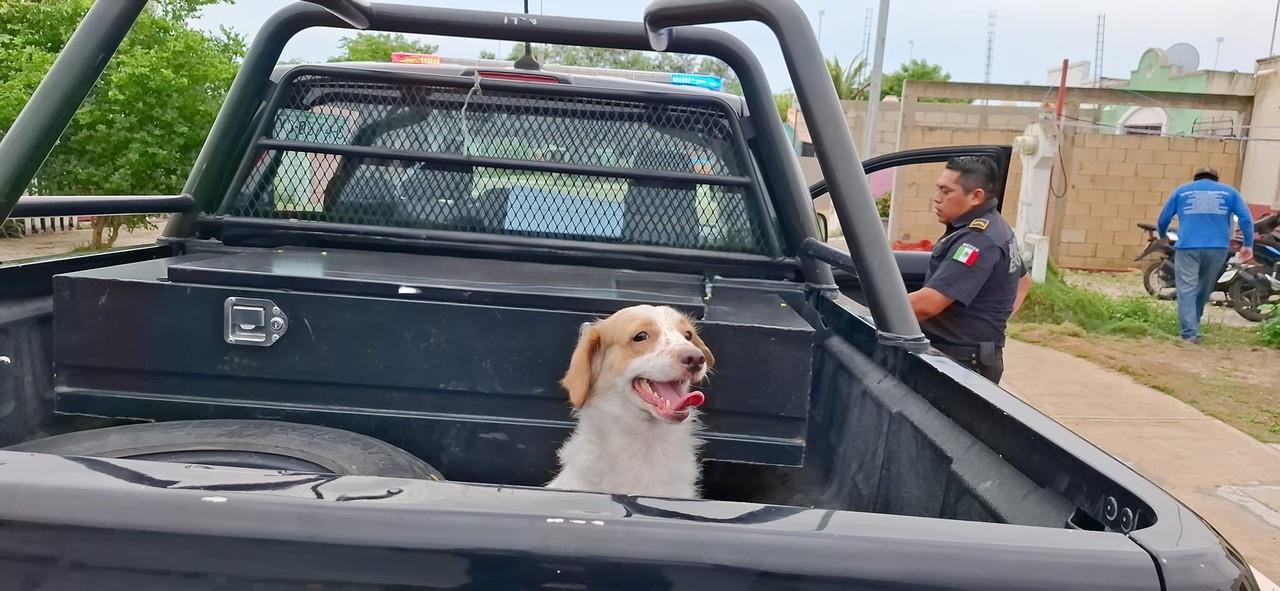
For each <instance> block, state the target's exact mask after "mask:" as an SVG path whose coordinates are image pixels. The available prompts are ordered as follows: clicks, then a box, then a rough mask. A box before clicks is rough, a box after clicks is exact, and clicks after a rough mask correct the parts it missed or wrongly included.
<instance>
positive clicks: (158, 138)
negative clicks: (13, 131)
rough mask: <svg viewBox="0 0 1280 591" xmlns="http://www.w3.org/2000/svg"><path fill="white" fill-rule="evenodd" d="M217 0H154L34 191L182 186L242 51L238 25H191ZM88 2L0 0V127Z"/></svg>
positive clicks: (172, 189)
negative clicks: (216, 29) (209, 27)
mask: <svg viewBox="0 0 1280 591" xmlns="http://www.w3.org/2000/svg"><path fill="white" fill-rule="evenodd" d="M223 1H225V0H155V1H153V2H152V3H151V7H152V9H151V10H147V11H145V12H144V13H143V14H142V16H141V18H139V20H138V22H137V24H135V25H134V27H133V29H132V30H131V31H130V32H129V35H128V37H127V38H126V39H125V41H124V43H123V44H122V45H121V47H120V50H119V52H118V53H117V54H116V55H115V57H114V58H113V59H112V60H111V62H110V63H109V64H108V66H107V68H106V71H105V72H104V73H103V75H102V78H101V79H100V80H99V81H98V84H97V85H96V86H95V88H94V90H93V92H92V93H91V94H90V95H89V97H88V98H87V99H86V100H85V103H84V105H83V106H82V107H81V109H80V110H79V112H78V113H77V114H76V116H75V118H74V119H73V120H72V122H71V124H70V126H69V127H68V128H67V131H66V133H64V134H63V135H62V138H61V140H60V141H59V143H58V145H57V147H56V148H55V149H54V150H53V153H52V154H51V155H50V156H49V159H48V160H46V161H45V163H44V167H43V168H41V170H40V174H39V177H38V184H37V187H36V189H37V191H38V192H39V193H41V194H46V195H59V194H62V195H93V194H135V195H136V194H164V193H177V192H178V191H180V190H181V188H182V184H183V181H184V180H185V179H186V176H187V173H188V172H189V171H190V169H191V164H192V162H194V161H195V156H196V154H197V153H198V152H199V150H200V146H201V144H202V143H203V141H204V137H205V134H206V133H207V131H208V129H209V127H210V125H211V124H212V123H213V119H214V116H215V115H216V114H217V112H218V109H219V107H220V106H221V105H222V99H223V97H224V96H225V95H226V91H227V88H229V87H230V85H231V80H232V79H233V78H234V77H235V73H236V70H237V68H238V59H239V58H240V57H242V56H243V55H244V41H243V40H242V39H241V38H240V37H238V36H237V35H235V34H234V33H232V32H230V31H228V30H225V29H224V30H222V31H220V32H217V33H209V32H205V31H200V30H197V29H195V28H193V27H192V26H191V25H190V21H191V19H192V18H193V17H194V16H195V15H196V13H197V12H198V11H199V10H200V8H202V7H204V6H207V5H211V4H218V3H221V2H223ZM92 3H93V2H92V0H61V1H58V2H47V1H33V0H21V1H16V2H14V1H5V2H0V63H2V64H4V66H3V67H0V130H3V129H8V128H9V126H10V125H12V124H13V121H14V119H16V118H17V116H18V113H19V112H20V111H21V110H22V108H23V106H24V105H25V104H26V102H27V99H28V98H29V97H30V96H31V93H32V92H34V91H35V88H36V86H37V85H38V84H39V83H40V80H41V79H42V78H43V77H44V75H45V73H46V72H47V71H48V70H49V67H50V66H51V65H52V64H53V61H54V59H55V58H56V57H57V55H58V52H60V51H61V50H62V47H63V45H65V44H66V42H67V39H69V38H70V37H71V33H72V32H73V31H74V30H75V28H76V26H77V25H79V23H80V19H81V18H83V16H84V13H85V12H86V11H88V9H89V6H90V5H91V4H92ZM104 223H107V224H108V225H109V226H110V225H114V227H115V229H116V231H118V230H119V225H120V224H124V225H129V226H140V225H147V223H146V221H145V219H143V218H141V217H131V218H128V219H119V218H114V219H112V220H111V221H110V222H109V223H108V222H105V221H104ZM107 235H108V236H110V235H112V233H111V232H108V233H107ZM95 246H104V245H103V244H98V245H95Z"/></svg>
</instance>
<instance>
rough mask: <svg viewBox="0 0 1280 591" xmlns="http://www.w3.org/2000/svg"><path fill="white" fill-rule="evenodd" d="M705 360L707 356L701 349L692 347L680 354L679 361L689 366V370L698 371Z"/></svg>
mask: <svg viewBox="0 0 1280 591" xmlns="http://www.w3.org/2000/svg"><path fill="white" fill-rule="evenodd" d="M706 362H707V356H706V355H703V354H702V351H699V350H697V349H694V350H692V351H685V352H684V353H683V354H681V355H680V363H681V364H683V365H684V366H685V367H687V368H689V371H698V370H699V369H702V365H703V364H704V363H706Z"/></svg>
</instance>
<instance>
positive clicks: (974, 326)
mask: <svg viewBox="0 0 1280 591" xmlns="http://www.w3.org/2000/svg"><path fill="white" fill-rule="evenodd" d="M996 182H997V180H996V166H995V163H994V162H993V161H992V160H991V159H989V158H984V157H977V156H961V157H956V158H952V159H951V160H949V161H947V167H946V169H944V170H943V171H942V175H941V176H940V177H938V183H937V185H938V192H937V193H936V194H935V195H934V197H933V211H934V214H935V215H936V216H937V217H938V221H939V222H942V223H943V224H946V226H947V230H946V233H945V234H943V236H942V238H941V239H939V240H938V244H937V245H936V246H934V247H933V255H932V257H930V259H929V273H928V275H926V276H925V284H924V287H922V288H920V289H919V290H917V291H914V292H911V294H910V298H911V308H912V309H913V310H914V311H915V313H916V319H918V320H919V321H920V328H921V329H922V330H923V331H924V334H925V336H927V337H929V340H930V341H931V342H932V344H933V346H934V348H936V349H938V350H939V351H941V352H942V353H943V354H945V355H947V356H948V357H951V358H952V359H955V360H956V361H959V362H960V363H961V364H964V365H967V366H969V367H971V368H973V369H974V371H977V372H978V373H980V374H982V375H983V376H985V377H986V378H987V379H989V380H991V381H993V382H996V383H999V382H1000V376H1001V374H1003V373H1004V330H1005V325H1006V323H1008V321H1009V316H1011V315H1013V313H1014V312H1015V311H1017V309H1018V308H1019V307H1020V306H1021V305H1022V300H1023V298H1025V297H1026V295H1027V291H1028V290H1029V289H1030V288H1031V278H1030V276H1028V275H1027V271H1026V268H1025V265H1024V264H1023V262H1022V257H1021V255H1020V254H1019V249H1018V245H1017V240H1016V239H1015V238H1014V235H1013V230H1012V229H1011V228H1009V224H1007V223H1005V221H1004V218H1001V217H1000V213H999V212H998V211H996V200H997V197H996V196H997V191H996Z"/></svg>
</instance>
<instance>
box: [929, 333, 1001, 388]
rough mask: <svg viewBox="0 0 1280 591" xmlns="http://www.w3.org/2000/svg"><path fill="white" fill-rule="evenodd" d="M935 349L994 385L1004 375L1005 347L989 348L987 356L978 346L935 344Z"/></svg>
mask: <svg viewBox="0 0 1280 591" xmlns="http://www.w3.org/2000/svg"><path fill="white" fill-rule="evenodd" d="M933 347H934V348H935V349H937V350H939V351H942V354H943V355H946V356H947V357H950V358H952V359H954V360H956V362H958V363H959V364H960V365H963V366H965V367H968V368H969V369H972V370H973V371H975V372H978V374H980V375H982V377H984V378H987V379H988V380H991V381H992V382H994V383H997V384H999V383H1000V377H1001V376H1003V375H1004V347H994V346H993V347H988V350H987V351H986V354H983V351H982V350H981V349H980V348H979V347H976V346H964V345H944V344H939V343H934V345H933Z"/></svg>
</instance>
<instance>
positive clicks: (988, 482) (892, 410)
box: [54, 248, 1150, 530]
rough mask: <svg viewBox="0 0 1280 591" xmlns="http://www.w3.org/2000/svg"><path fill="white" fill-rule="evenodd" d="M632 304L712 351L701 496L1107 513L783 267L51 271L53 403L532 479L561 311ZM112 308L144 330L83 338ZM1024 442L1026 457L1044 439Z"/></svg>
mask: <svg viewBox="0 0 1280 591" xmlns="http://www.w3.org/2000/svg"><path fill="white" fill-rule="evenodd" d="M227 298H263V299H267V300H270V301H271V302H273V303H275V304H276V305H278V306H279V307H280V308H281V309H282V310H283V311H284V313H285V314H286V315H287V316H288V322H289V328H288V331H287V333H286V334H285V335H284V337H283V338H282V339H281V340H280V341H279V342H277V343H275V344H274V345H272V346H269V347H259V346H242V345H232V344H228V343H227V342H225V341H224V339H223V338H222V336H223V329H224V325H225V319H224V317H223V313H224V302H225V301H226V299H227ZM637 303H652V304H666V305H672V306H675V307H677V308H680V309H682V310H684V311H685V312H686V313H689V314H690V315H692V316H694V317H695V318H697V319H698V320H699V321H700V323H701V325H702V327H703V328H702V330H703V332H704V336H705V338H706V340H707V342H708V343H709V345H710V346H711V347H712V349H713V350H714V351H715V352H716V355H717V357H718V359H719V360H720V363H719V366H718V368H717V373H716V375H715V376H714V377H713V379H712V380H711V383H710V384H709V387H708V388H706V389H705V391H706V392H707V394H708V398H709V403H708V405H707V407H706V409H705V410H706V412H705V415H704V416H705V424H706V426H707V431H706V433H705V435H706V438H707V440H708V445H707V446H706V449H705V453H704V459H705V460H706V470H705V483H704V485H705V489H706V494H707V496H708V497H710V498H716V499H725V500H738V501H748V502H764V503H772V504H782V505H792V506H804V507H822V508H829V509H840V510H854V511H864V512H875V513H886V514H895V515H914V516H922V517H937V518H945V519H957V520H968V521H989V522H997V523H1015V524H1021V525H1036V526H1045V527H1058V528H1061V527H1077V528H1085V529H1095V530H1102V529H1108V527H1107V526H1106V525H1104V524H1103V523H1101V521H1100V520H1098V519H1095V518H1091V517H1089V513H1090V512H1091V511H1090V509H1088V504H1090V503H1093V504H1098V503H1101V502H1102V500H1101V499H1102V497H1101V496H1098V497H1097V499H1096V501H1095V500H1094V499H1090V498H1086V497H1083V496H1081V495H1079V494H1077V493H1078V492H1079V491H1077V490H1073V489H1072V488H1070V486H1067V485H1068V484H1071V483H1065V482H1062V481H1061V479H1058V480H1055V479H1054V478H1053V477H1052V473H1050V472H1044V473H1031V474H1028V473H1024V472H1023V470H1024V469H1027V468H1029V467H1032V468H1033V467H1034V466H1035V465H1036V462H1035V461H1034V460H1035V458H1033V457H1029V456H1027V457H1024V456H1025V454H1022V453H1020V452H1018V451H1017V450H1016V449H1014V450H1001V451H997V450H995V449H993V448H992V447H991V446H990V445H989V444H988V443H987V442H984V441H983V440H982V437H981V436H982V435H983V434H981V433H974V432H971V431H969V430H967V429H966V428H965V427H964V426H962V425H961V424H960V423H958V422H957V417H955V416H949V413H953V412H956V411H957V410H960V409H961V408H962V407H960V406H958V404H957V403H958V400H953V401H949V402H947V403H946V404H944V405H939V404H937V403H938V402H939V401H938V400H929V399H928V398H926V397H925V396H924V395H922V394H921V393H919V392H920V390H918V389H915V388H912V387H911V386H910V385H909V384H908V383H907V382H905V381H903V380H902V379H899V378H898V377H897V376H895V375H894V374H893V373H890V371H889V370H887V369H886V368H885V366H884V363H885V361H884V360H880V361H877V360H874V359H872V357H870V356H869V355H871V354H872V353H873V351H874V349H873V347H872V345H873V341H870V340H868V337H870V336H871V335H872V333H870V332H869V327H867V326H865V325H861V324H858V323H854V324H847V325H846V326H827V322H826V321H824V320H823V315H824V312H825V314H826V316H828V317H833V318H834V317H836V316H840V315H842V316H844V317H854V316H850V315H849V312H850V310H849V309H848V307H853V308H856V306H857V305H856V304H855V303H853V302H851V301H847V300H846V301H844V302H830V301H827V300H822V301H820V302H818V303H817V306H816V307H815V306H814V305H813V304H812V303H810V302H806V301H805V300H804V298H803V296H802V295H801V292H800V291H799V290H798V289H796V288H795V287H794V286H793V285H792V284H788V283H785V282H770V281H760V280H728V279H724V278H719V277H714V276H709V277H700V276H696V275H681V274H670V273H646V272H632V271H618V270H608V269H599V268H589V267H571V266H562V265H538V264H529V263H519V264H515V263H510V262H505V261H496V260H486V259H463V258H455V257H446V256H418V255H406V254H393V253H371V252H357V251H343V250H319V249H310V248H284V249H270V250H262V249H250V250H247V251H225V252H210V253H200V254H190V255H185V256H178V257H171V258H166V259H159V260H152V261H143V262H138V263H131V264H127V265H118V266H112V267H105V268H100V269H93V270H87V271H81V272H75V273H68V274H65V275H62V276H59V277H57V278H56V279H55V281H54V313H55V316H56V318H58V322H57V323H56V327H57V328H56V330H55V332H54V358H55V361H56V363H57V365H58V372H57V380H56V393H57V394H56V402H55V405H56V409H57V411H58V412H61V413H66V414H82V415H92V416H107V417H113V418H120V419H142V420H174V419H198V418H258V419H285V420H290V421H299V422H308V423H315V424H322V425H326V426H332V427H339V428H344V429H349V430H353V431H356V432H362V433H365V434H368V435H371V436H374V437H378V438H380V439H383V440H385V441H388V442H390V443H393V444H395V445H398V446H400V447H402V448H404V449H406V450H408V451H410V452H411V453H413V454H415V455H417V456H419V457H421V458H423V459H425V460H426V461H428V462H430V463H431V464H432V465H434V466H436V467H437V468H439V469H440V470H441V471H442V472H443V473H444V474H445V475H446V477H448V478H450V479H453V480H461V481H468V482H483V483H491V484H502V485H531V486H537V485H540V484H542V483H544V482H546V481H547V480H549V479H550V477H551V476H552V475H553V470H554V468H555V461H554V451H555V449H556V448H557V447H558V446H559V444H560V443H561V442H562V441H563V439H564V438H565V437H566V436H567V435H568V433H569V432H570V430H571V428H572V420H571V417H570V416H569V414H568V410H569V409H568V405H567V403H566V400H565V396H564V394H563V392H562V391H561V389H560V387H559V386H558V384H557V381H558V379H559V377H560V375H561V374H562V373H563V371H564V368H565V367H566V364H567V359H568V355H569V353H570V351H571V349H572V346H573V342H574V340H575V339H576V336H577V327H578V325H579V324H581V323H582V322H584V321H587V320H590V319H592V318H595V317H598V316H601V315H604V314H607V313H609V312H610V311H611V310H614V309H617V308H620V307H623V306H627V305H632V304H637ZM143 304H145V305H143ZM853 311H854V312H855V313H856V309H855V310H853ZM836 312H840V314H839V315H836V314H835V313H836ZM157 315H159V316H161V317H163V318H164V319H165V321H164V322H146V320H147V319H149V318H151V319H153V318H155V317H156V316H157ZM122 325H123V326H140V325H145V326H146V327H147V328H146V330H147V333H146V334H145V335H134V336H133V338H130V339H129V346H122V347H113V348H109V349H107V350H103V349H102V348H101V346H100V344H101V343H102V342H103V341H104V340H107V339H112V338H117V337H116V336H115V335H114V334H113V331H115V330H116V327H119V326H122ZM842 333H843V334H842ZM859 345H861V347H860V346H859ZM908 359H918V358H908ZM904 362H905V361H904ZM928 371H936V369H934V368H931V367H921V368H919V369H918V370H917V371H916V372H912V373H910V374H908V377H910V376H912V375H914V376H920V375H922V374H921V372H928ZM923 391H928V389H927V388H926V389H924V390H923ZM961 394H963V392H961ZM969 396H972V394H969ZM1005 437H1009V435H1008V433H1006V434H1005ZM1019 447H1020V448H1023V449H1034V448H1027V447H1026V446H1019ZM1010 451H1012V454H1010V455H1005V454H1009V452H1010ZM1002 452H1003V453H1002ZM1037 453H1039V454H1040V455H1039V458H1040V459H1039V462H1040V464H1045V459H1046V458H1049V457H1052V456H1053V454H1054V450H1052V449H1051V448H1050V447H1048V446H1043V445H1042V446H1041V448H1040V449H1039V450H1037ZM1059 455H1060V454H1059ZM1073 468H1074V469H1077V470H1079V469H1081V467H1080V466H1074V467H1073ZM1075 484H1077V485H1078V484H1079V483H1075ZM1126 506H1127V507H1131V508H1132V510H1133V511H1134V513H1135V514H1137V515H1138V516H1140V519H1141V518H1143V516H1146V517H1145V518H1146V519H1149V515H1150V510H1147V509H1144V508H1143V507H1142V506H1141V504H1140V503H1139V502H1137V501H1136V500H1134V499H1130V500H1129V501H1127V502H1126ZM1078 507H1083V508H1082V509H1080V510H1077V508H1078ZM1133 525H1134V524H1130V527H1132V526H1133ZM1117 529H1118V528H1117Z"/></svg>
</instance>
